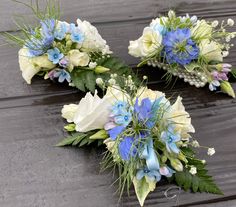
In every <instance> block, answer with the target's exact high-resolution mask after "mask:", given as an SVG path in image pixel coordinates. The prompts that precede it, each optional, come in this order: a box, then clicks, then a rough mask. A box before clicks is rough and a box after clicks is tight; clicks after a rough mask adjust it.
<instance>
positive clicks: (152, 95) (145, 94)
mask: <svg viewBox="0 0 236 207" xmlns="http://www.w3.org/2000/svg"><path fill="white" fill-rule="evenodd" d="M136 97H138V98H139V99H140V100H142V99H145V98H149V99H150V100H151V101H154V100H156V99H158V98H160V97H165V94H164V93H162V92H160V91H153V90H151V89H148V88H147V87H141V88H139V89H138V91H137V95H136Z"/></svg>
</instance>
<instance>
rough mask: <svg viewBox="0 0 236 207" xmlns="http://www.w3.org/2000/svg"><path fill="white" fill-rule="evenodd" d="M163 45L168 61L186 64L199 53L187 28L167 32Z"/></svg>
mask: <svg viewBox="0 0 236 207" xmlns="http://www.w3.org/2000/svg"><path fill="white" fill-rule="evenodd" d="M163 45H164V52H165V56H166V59H167V61H168V62H169V63H178V64H180V65H187V64H189V63H190V62H191V61H192V60H195V59H197V58H198V55H199V48H198V46H197V45H196V43H195V42H194V41H193V40H192V39H191V31H190V29H188V28H185V29H177V30H173V31H170V32H167V34H166V36H165V37H164V39H163Z"/></svg>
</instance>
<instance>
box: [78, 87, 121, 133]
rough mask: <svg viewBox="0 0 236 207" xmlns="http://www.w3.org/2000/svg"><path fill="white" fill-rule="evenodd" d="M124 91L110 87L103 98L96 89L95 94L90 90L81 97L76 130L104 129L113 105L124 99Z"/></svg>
mask: <svg viewBox="0 0 236 207" xmlns="http://www.w3.org/2000/svg"><path fill="white" fill-rule="evenodd" d="M122 98H125V97H124V93H123V92H122V91H121V90H119V89H115V88H108V89H107V93H106V95H105V96H104V97H103V98H100V97H99V96H98V95H97V91H95V94H94V96H93V95H92V94H91V93H90V92H89V93H87V94H86V96H85V97H84V98H83V99H81V101H80V103H79V106H78V110H77V112H76V114H75V117H74V123H75V124H76V128H75V129H76V131H79V132H88V131H90V130H94V129H103V128H104V125H105V124H106V123H107V122H108V120H109V114H110V109H111V106H112V105H113V104H114V103H115V102H116V101H117V100H122Z"/></svg>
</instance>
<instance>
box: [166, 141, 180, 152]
mask: <svg viewBox="0 0 236 207" xmlns="http://www.w3.org/2000/svg"><path fill="white" fill-rule="evenodd" d="M169 147H170V149H171V150H172V151H173V152H174V153H176V154H178V153H179V151H180V150H179V148H178V147H177V146H176V144H175V143H171V144H169Z"/></svg>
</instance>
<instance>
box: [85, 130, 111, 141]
mask: <svg viewBox="0 0 236 207" xmlns="http://www.w3.org/2000/svg"><path fill="white" fill-rule="evenodd" d="M106 138H108V134H107V132H106V130H104V129H101V130H99V131H98V132H96V133H95V134H93V135H92V136H90V137H89V139H106Z"/></svg>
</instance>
